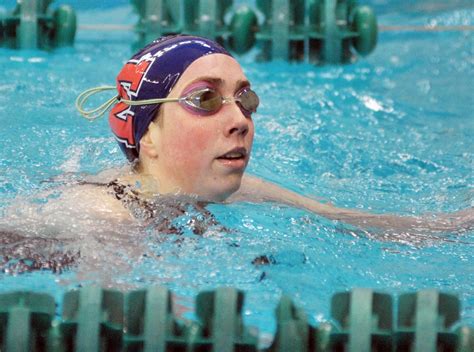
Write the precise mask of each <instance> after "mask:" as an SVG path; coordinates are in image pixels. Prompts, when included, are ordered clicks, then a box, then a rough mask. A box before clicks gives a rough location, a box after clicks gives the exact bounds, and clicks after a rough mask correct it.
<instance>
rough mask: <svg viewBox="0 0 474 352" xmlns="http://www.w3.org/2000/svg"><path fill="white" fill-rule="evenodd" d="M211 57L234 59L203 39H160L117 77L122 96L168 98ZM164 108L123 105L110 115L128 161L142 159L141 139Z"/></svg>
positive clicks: (154, 105) (128, 64)
mask: <svg viewBox="0 0 474 352" xmlns="http://www.w3.org/2000/svg"><path fill="white" fill-rule="evenodd" d="M210 54H226V55H229V56H231V55H230V53H229V52H228V51H227V50H226V49H224V48H223V47H222V46H221V45H219V44H217V43H216V42H214V41H212V40H210V39H206V38H202V37H196V36H189V35H174V36H167V37H163V38H160V39H157V40H155V41H153V42H152V43H150V44H149V45H147V46H146V47H144V48H143V49H142V50H140V51H139V52H138V53H136V54H135V55H133V57H132V58H131V59H130V60H128V61H127V63H126V64H125V66H124V67H123V68H122V70H121V71H120V73H119V75H118V76H117V90H118V95H119V97H120V98H122V99H126V100H145V99H162V98H166V97H167V96H168V94H169V93H170V91H171V90H172V89H173V87H174V86H175V84H176V82H178V80H179V78H180V77H181V75H182V74H183V72H184V71H185V70H186V68H187V67H188V66H189V65H190V64H191V63H193V62H194V61H195V60H197V59H199V58H200V57H202V56H206V55H210ZM160 105H161V104H151V105H126V104H125V103H123V102H120V101H119V102H118V103H117V104H115V106H114V107H113V108H112V110H111V111H110V114H109V123H110V127H111V128H112V132H113V133H114V134H115V137H116V138H117V140H118V142H119V145H120V148H121V149H122V151H123V152H124V153H125V155H126V156H127V158H128V160H130V161H133V160H135V159H136V158H138V153H139V148H140V139H141V138H142V137H143V135H144V134H145V133H146V131H147V129H148V125H149V124H150V123H151V121H153V119H154V118H155V116H156V114H157V113H158V110H159V108H160Z"/></svg>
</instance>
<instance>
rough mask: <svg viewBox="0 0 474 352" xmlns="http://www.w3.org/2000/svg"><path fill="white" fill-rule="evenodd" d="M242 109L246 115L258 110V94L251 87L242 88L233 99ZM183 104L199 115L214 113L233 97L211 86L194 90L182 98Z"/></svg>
mask: <svg viewBox="0 0 474 352" xmlns="http://www.w3.org/2000/svg"><path fill="white" fill-rule="evenodd" d="M233 100H234V101H235V102H236V103H237V104H238V106H239V108H240V109H241V110H242V113H243V114H244V115H245V116H248V117H249V116H250V115H251V114H252V113H253V112H256V111H257V107H258V104H259V99H258V96H257V94H256V93H255V92H254V91H253V90H251V89H250V88H249V87H246V88H243V89H241V90H240V91H239V92H237V94H236V95H235V98H234V99H233ZM179 101H180V103H181V104H182V106H183V107H184V108H186V109H188V110H190V111H191V112H193V113H196V114H198V115H212V114H215V113H217V112H218V111H219V110H220V108H221V107H222V104H224V102H227V101H232V99H227V98H224V97H222V95H221V94H220V93H219V92H218V91H217V90H215V89H213V88H210V87H203V88H198V89H196V90H192V91H191V92H189V93H188V94H186V95H185V96H184V97H183V98H181V99H180V100H179Z"/></svg>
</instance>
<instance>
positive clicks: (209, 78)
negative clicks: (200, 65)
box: [188, 76, 250, 91]
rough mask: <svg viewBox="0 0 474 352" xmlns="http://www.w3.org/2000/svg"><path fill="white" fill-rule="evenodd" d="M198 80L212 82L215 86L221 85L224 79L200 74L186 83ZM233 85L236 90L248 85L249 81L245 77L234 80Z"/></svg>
mask: <svg viewBox="0 0 474 352" xmlns="http://www.w3.org/2000/svg"><path fill="white" fill-rule="evenodd" d="M199 81H206V82H209V83H212V84H214V85H216V86H222V85H223V84H224V80H223V79H222V78H218V77H212V76H202V77H198V78H196V79H193V80H192V81H191V82H190V83H189V84H188V85H190V84H193V83H196V82H199ZM235 86H236V91H237V90H239V89H240V88H243V87H249V86H250V82H249V81H248V80H246V79H244V80H241V79H239V80H238V81H237V82H236V84H235Z"/></svg>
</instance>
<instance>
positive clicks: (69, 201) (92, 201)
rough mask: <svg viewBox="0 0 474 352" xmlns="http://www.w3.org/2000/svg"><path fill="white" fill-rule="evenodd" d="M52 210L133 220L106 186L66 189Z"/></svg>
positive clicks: (81, 186)
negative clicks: (58, 209)
mask: <svg viewBox="0 0 474 352" xmlns="http://www.w3.org/2000/svg"><path fill="white" fill-rule="evenodd" d="M50 203H51V204H50V205H49V207H50V208H57V207H58V206H61V207H63V208H65V209H68V210H69V211H70V212H71V213H72V214H75V215H79V216H80V215H82V216H91V217H96V218H107V219H116V220H124V219H132V217H131V215H130V212H129V211H128V210H127V209H125V207H124V206H123V204H122V203H121V202H120V201H119V200H118V199H117V198H116V197H115V196H114V194H113V192H112V191H111V189H110V188H108V187H107V186H106V185H95V184H84V185H77V186H73V187H68V188H64V189H62V190H61V191H60V193H59V197H58V198H57V200H55V201H52V202H50Z"/></svg>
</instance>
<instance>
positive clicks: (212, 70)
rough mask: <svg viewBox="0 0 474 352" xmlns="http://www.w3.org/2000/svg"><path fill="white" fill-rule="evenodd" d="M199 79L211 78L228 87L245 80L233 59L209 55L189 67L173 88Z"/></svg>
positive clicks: (222, 55)
mask: <svg viewBox="0 0 474 352" xmlns="http://www.w3.org/2000/svg"><path fill="white" fill-rule="evenodd" d="M201 77H202V78H213V79H214V80H215V81H221V82H222V84H229V85H234V83H235V82H238V81H245V80H247V78H246V77H245V75H244V73H243V71H242V67H241V66H240V64H239V63H238V62H237V61H236V60H235V59H234V58H233V57H231V56H228V55H224V54H211V55H206V56H203V57H200V58H199V59H197V60H196V61H194V62H193V63H192V64H191V65H189V66H188V68H187V69H186V70H185V71H184V73H183V75H182V76H181V78H180V79H179V80H178V82H177V84H176V87H175V88H177V89H180V88H183V87H185V86H186V85H188V84H189V83H191V82H195V81H196V80H199V78H201Z"/></svg>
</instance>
